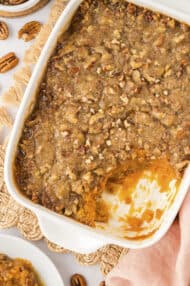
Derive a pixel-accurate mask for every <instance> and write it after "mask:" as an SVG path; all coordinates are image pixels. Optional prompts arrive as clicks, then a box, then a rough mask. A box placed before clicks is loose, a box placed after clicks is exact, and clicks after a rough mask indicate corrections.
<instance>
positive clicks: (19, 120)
mask: <svg viewBox="0 0 190 286" xmlns="http://www.w3.org/2000/svg"><path fill="white" fill-rule="evenodd" d="M81 2H82V0H71V1H70V2H69V4H68V5H67V7H66V8H65V10H64V12H63V13H62V15H61V17H60V18H59V20H58V22H57V23H56V25H55V27H54V29H53V31H52V33H51V35H50V37H49V39H48V41H47V43H46V45H45V47H44V49H43V51H42V53H41V56H40V58H39V60H38V62H37V64H36V66H35V69H34V72H33V75H32V77H31V80H30V82H29V84H28V86H27V89H26V92H25V95H24V98H23V100H22V103H21V106H20V108H19V111H18V113H17V117H16V120H15V123H14V127H13V130H12V133H11V136H10V140H9V144H8V147H7V152H6V158H5V181H6V184H7V187H8V190H9V192H10V194H11V195H12V196H13V197H14V198H15V200H16V201H18V202H19V203H20V204H21V205H24V206H25V207H26V208H29V209H31V210H32V211H33V212H34V213H35V214H36V215H37V217H38V219H39V223H40V227H41V230H42V232H43V234H44V236H46V237H47V238H48V239H49V240H50V241H52V242H54V243H57V244H58V245H61V246H63V247H65V248H68V249H71V250H74V251H77V252H81V253H89V252H92V251H95V250H97V249H98V248H100V247H102V246H104V245H106V244H110V243H111V244H117V245H120V246H123V247H126V248H136V249H137V248H143V247H147V246H150V245H152V244H153V243H155V242H157V241H158V240H159V239H160V238H161V237H162V236H163V235H164V234H165V233H166V231H167V230H168V228H169V227H170V225H171V224H172V222H173V220H174V219H175V217H176V215H177V212H178V211H179V208H180V206H181V204H182V202H183V200H184V197H185V195H186V193H187V191H188V188H189V186H190V166H189V167H188V168H187V169H186V172H185V174H184V177H183V179H182V182H181V185H180V189H179V191H178V193H177V195H176V197H175V200H174V202H173V203H172V205H171V207H170V208H169V209H168V210H167V211H166V212H165V214H164V216H163V221H162V225H161V227H159V229H158V230H157V231H156V232H155V233H154V234H153V235H152V236H150V237H147V238H145V239H142V240H129V239H123V238H118V237H116V236H114V235H110V234H109V233H107V232H106V231H101V230H97V229H93V228H90V227H88V226H85V225H83V224H80V223H78V222H76V221H73V220H72V219H70V218H67V217H65V216H60V215H58V214H56V213H54V212H52V211H50V210H48V209H46V208H44V207H42V206H40V205H36V204H34V203H33V202H32V201H30V200H29V199H27V198H26V197H24V196H23V195H22V194H21V192H19V190H18V188H17V186H16V185H15V182H14V175H13V163H14V158H15V152H16V149H17V144H18V141H19V138H20V136H21V132H22V127H23V124H24V121H25V118H26V116H27V115H28V114H29V113H30V112H31V111H32V109H33V105H34V102H35V93H36V88H37V87H38V84H39V83H40V81H41V78H42V75H43V72H44V70H45V68H46V63H47V60H48V58H49V57H50V56H51V54H52V52H53V50H54V47H55V45H56V42H57V39H58V37H59V35H60V34H61V33H63V31H65V30H66V29H67V28H68V26H69V24H70V21H71V19H72V16H73V14H74V13H75V11H76V10H77V8H78V6H79V5H80V3H81ZM133 2H134V3H136V4H139V5H143V6H146V7H147V8H149V7H150V8H152V9H154V10H157V11H160V12H162V13H164V14H168V15H170V16H173V17H175V18H177V19H179V20H181V21H185V22H188V23H190V3H188V1H186V0H183V1H180V7H184V9H182V8H180V9H179V10H178V6H179V4H177V3H176V1H175V0H168V1H166V0H165V1H164V0H157V1H156V0H154V1H152V0H136V1H133ZM188 10H189V14H188Z"/></svg>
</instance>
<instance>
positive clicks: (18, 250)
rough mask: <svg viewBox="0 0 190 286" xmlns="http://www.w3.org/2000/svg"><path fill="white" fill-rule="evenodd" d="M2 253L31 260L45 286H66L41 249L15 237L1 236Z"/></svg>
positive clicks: (0, 247)
mask: <svg viewBox="0 0 190 286" xmlns="http://www.w3.org/2000/svg"><path fill="white" fill-rule="evenodd" d="M0 253H3V254H6V255H8V256H9V257H11V258H23V259H27V260H29V261H30V262H31V263H32V265H33V266H34V268H35V270H36V271H37V273H38V274H39V276H40V278H41V280H42V282H43V283H44V285H45V286H64V284H63V281H62V279H61V276H60V274H59V272H58V271H57V269H56V267H55V265H54V264H53V262H52V261H51V260H50V259H49V257H48V256H46V255H45V254H44V253H43V252H42V251H41V250H40V249H38V248H37V247H36V246H34V245H32V244H30V243H29V242H27V241H25V240H23V239H21V238H18V237H15V236H9V235H0Z"/></svg>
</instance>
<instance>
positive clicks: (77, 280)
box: [70, 274, 87, 286]
mask: <svg viewBox="0 0 190 286" xmlns="http://www.w3.org/2000/svg"><path fill="white" fill-rule="evenodd" d="M70 281H71V286H86V285H87V284H86V280H85V278H84V276H82V275H81V274H74V275H73V276H71V280H70Z"/></svg>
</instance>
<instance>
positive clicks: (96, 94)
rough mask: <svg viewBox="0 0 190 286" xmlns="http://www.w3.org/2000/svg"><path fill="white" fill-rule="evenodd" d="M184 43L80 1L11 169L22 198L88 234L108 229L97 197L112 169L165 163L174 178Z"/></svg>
mask: <svg viewBox="0 0 190 286" xmlns="http://www.w3.org/2000/svg"><path fill="white" fill-rule="evenodd" d="M189 39H190V28H189V27H188V26H187V25H185V24H181V23H179V22H177V21H175V20H173V19H171V18H169V17H166V16H162V15H160V14H157V13H153V12H151V11H148V10H146V9H144V8H139V7H137V6H135V5H132V4H128V3H127V2H126V1H124V0H122V1H117V0H107V1H106V0H100V1H97V0H95V1H84V2H83V3H82V5H81V6H80V9H79V10H78V12H77V14H76V15H75V17H74V19H73V21H72V24H71V27H70V28H69V30H68V32H67V33H65V34H64V35H62V36H61V37H60V39H59V41H58V44H57V47H56V50H55V51H54V53H53V55H52V56H51V58H50V60H49V62H48V66H47V70H46V73H45V76H44V79H43V81H42V83H41V85H40V89H39V92H38V97H37V103H36V106H35V108H34V110H33V112H32V114H31V115H30V116H29V117H28V119H27V120H26V122H25V126H24V129H23V134H22V138H21V140H20V143H19V147H18V154H17V157H16V163H15V174H16V181H17V183H18V185H19V187H20V188H21V190H22V191H23V193H24V194H25V195H26V196H27V197H29V198H30V199H31V200H32V201H34V202H36V203H39V204H42V205H44V206H45V207H47V208H49V209H52V210H54V211H56V212H58V213H60V214H64V215H67V216H71V217H73V218H74V219H77V220H79V221H81V222H83V223H86V224H89V225H92V226H93V225H94V224H95V222H96V221H106V220H107V219H108V216H109V215H108V210H107V208H106V206H105V204H104V203H103V201H102V200H101V198H100V195H101V191H100V190H102V184H104V182H105V178H107V175H108V174H109V173H110V171H112V170H115V169H116V168H117V167H118V166H119V165H123V164H125V162H128V161H131V160H133V161H136V162H140V161H142V160H145V161H153V160H158V159H163V158H167V160H168V162H169V164H171V166H172V168H174V169H175V170H176V172H178V173H179V174H182V173H183V169H184V168H185V166H186V165H187V163H188V162H189V156H190V96H189V94H190V81H189V76H190V45H189V44H190V40H189ZM126 200H128V202H129V201H130V198H126ZM158 215H159V214H158ZM145 217H147V219H151V215H150V214H145Z"/></svg>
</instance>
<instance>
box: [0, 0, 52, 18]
mask: <svg viewBox="0 0 190 286" xmlns="http://www.w3.org/2000/svg"><path fill="white" fill-rule="evenodd" d="M48 1H49V0H26V2H24V3H21V4H18V5H3V4H0V16H2V17H17V16H23V15H27V14H30V13H32V12H34V11H36V10H37V9H39V8H41V7H43V6H44V5H45V4H46V3H47V2H48Z"/></svg>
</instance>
